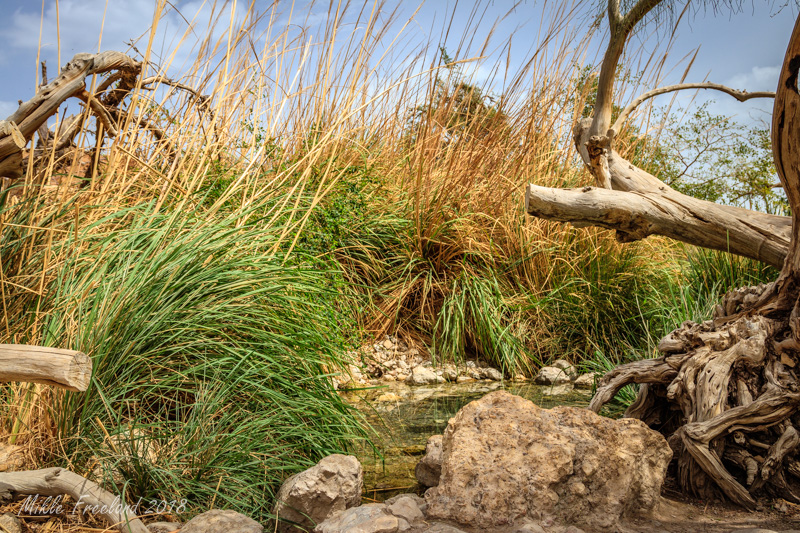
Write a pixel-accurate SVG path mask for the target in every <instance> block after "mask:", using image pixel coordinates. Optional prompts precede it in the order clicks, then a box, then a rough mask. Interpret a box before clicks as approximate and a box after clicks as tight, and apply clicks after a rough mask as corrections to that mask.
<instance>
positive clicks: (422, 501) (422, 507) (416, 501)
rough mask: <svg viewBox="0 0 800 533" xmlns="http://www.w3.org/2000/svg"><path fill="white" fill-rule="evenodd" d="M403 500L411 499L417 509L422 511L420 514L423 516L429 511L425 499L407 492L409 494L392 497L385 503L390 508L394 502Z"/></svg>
mask: <svg viewBox="0 0 800 533" xmlns="http://www.w3.org/2000/svg"><path fill="white" fill-rule="evenodd" d="M401 498H411V500H412V501H413V502H414V504H415V505H416V506H417V508H418V509H419V510H420V512H421V513H422V514H423V515H424V514H425V510H426V509H427V507H428V504H427V503H425V499H424V498H422V497H421V496H420V495H419V494H414V493H413V492H407V493H404V494H398V495H396V496H392V497H391V498H389V499H387V500H386V501H385V502H383V503H384V504H386V505H387V506H390V505H392V504H393V503H394V502H396V501H397V500H399V499H401Z"/></svg>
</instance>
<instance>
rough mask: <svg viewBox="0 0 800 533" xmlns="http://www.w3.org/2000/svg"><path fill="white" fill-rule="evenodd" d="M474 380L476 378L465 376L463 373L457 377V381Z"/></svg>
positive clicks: (469, 381)
mask: <svg viewBox="0 0 800 533" xmlns="http://www.w3.org/2000/svg"><path fill="white" fill-rule="evenodd" d="M473 381H475V379H474V378H471V377H469V376H465V375H463V374H462V375H460V376H458V377H457V378H456V383H471V382H473Z"/></svg>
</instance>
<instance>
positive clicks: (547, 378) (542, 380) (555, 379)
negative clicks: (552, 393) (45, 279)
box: [536, 366, 572, 385]
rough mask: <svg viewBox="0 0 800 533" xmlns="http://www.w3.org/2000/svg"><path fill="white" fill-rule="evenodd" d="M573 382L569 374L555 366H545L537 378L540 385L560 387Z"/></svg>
mask: <svg viewBox="0 0 800 533" xmlns="http://www.w3.org/2000/svg"><path fill="white" fill-rule="evenodd" d="M571 381H572V380H571V379H570V377H569V374H567V373H566V372H565V371H563V370H562V369H560V368H556V367H554V366H543V367H542V368H541V370H539V374H537V376H536V383H538V384H539V385H560V384H562V383H569V382H571Z"/></svg>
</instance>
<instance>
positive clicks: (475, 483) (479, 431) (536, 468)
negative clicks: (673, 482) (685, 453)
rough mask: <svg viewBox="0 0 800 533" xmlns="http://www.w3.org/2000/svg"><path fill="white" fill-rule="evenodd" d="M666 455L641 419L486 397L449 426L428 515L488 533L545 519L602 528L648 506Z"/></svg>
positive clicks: (662, 442)
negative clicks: (500, 527) (522, 521)
mask: <svg viewBox="0 0 800 533" xmlns="http://www.w3.org/2000/svg"><path fill="white" fill-rule="evenodd" d="M671 457H672V451H671V450H670V448H669V446H668V445H667V442H666V440H664V438H663V437H662V436H661V435H660V434H658V433H656V432H654V431H652V430H650V429H649V428H647V427H646V426H645V424H643V423H642V422H640V421H639V420H633V419H622V420H611V419H608V418H604V417H601V416H598V415H596V414H594V413H592V412H591V411H588V410H586V409H577V408H572V407H556V408H554V409H550V410H547V409H541V408H539V407H537V406H536V405H535V404H533V403H532V402H530V401H528V400H525V399H523V398H520V397H518V396H514V395H512V394H509V393H507V392H505V391H498V392H493V393H490V394H487V395H486V396H484V397H483V398H481V399H480V400H476V401H474V402H472V403H470V404H468V405H466V406H465V407H464V408H463V409H461V411H459V412H458V414H456V416H455V417H454V418H453V419H451V420H450V423H449V424H448V426H447V429H446V430H445V433H444V439H443V462H442V473H441V478H440V480H439V485H438V486H437V487H434V488H432V489H430V490H428V491H427V492H426V493H425V500H426V502H427V504H428V510H427V516H428V518H429V519H430V518H440V519H449V520H454V521H456V522H459V523H462V524H467V525H471V526H473V527H479V528H486V529H490V528H494V527H498V526H503V525H508V524H512V523H514V522H515V521H517V520H519V519H523V518H525V517H528V518H532V519H536V520H538V519H542V518H545V517H549V518H554V519H556V520H559V521H564V522H566V523H570V524H575V525H579V526H581V527H585V528H586V529H587V530H591V531H602V530H604V529H607V528H611V527H613V526H614V524H615V523H616V522H617V520H618V519H619V518H620V517H622V516H625V515H628V514H632V513H635V512H645V511H648V510H651V509H652V508H653V507H654V506H655V505H656V503H657V502H658V500H659V498H660V492H661V485H662V483H663V481H664V475H665V474H666V469H667V464H668V463H669V460H670V459H671Z"/></svg>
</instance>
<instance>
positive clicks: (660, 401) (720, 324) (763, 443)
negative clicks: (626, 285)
mask: <svg viewBox="0 0 800 533" xmlns="http://www.w3.org/2000/svg"><path fill="white" fill-rule="evenodd" d="M776 291H777V285H776V284H766V285H760V286H758V287H749V288H746V289H739V290H736V291H732V292H730V293H728V294H727V295H726V296H725V298H724V299H723V301H722V302H721V304H720V305H719V306H718V307H717V311H716V316H715V319H714V320H709V321H706V322H703V323H701V324H696V323H693V322H686V323H684V324H683V325H682V326H681V328H679V329H677V330H675V331H673V332H672V333H670V334H669V335H667V336H666V337H665V338H664V339H662V341H661V342H660V343H659V349H660V351H661V352H662V353H663V355H662V356H661V357H659V358H656V359H651V360H644V361H635V362H632V363H628V364H626V365H622V366H620V367H619V368H617V369H615V370H613V371H612V372H609V373H608V374H607V375H606V376H604V377H603V379H601V380H600V386H599V387H598V389H597V392H596V394H595V396H594V398H593V399H592V401H591V403H590V405H589V408H590V409H592V410H594V411H595V412H598V411H599V410H600V409H601V408H602V406H603V405H604V404H605V403H607V402H608V401H610V400H611V399H612V398H613V397H614V395H615V394H616V393H617V392H618V391H619V390H620V389H621V388H622V387H624V386H625V385H628V384H631V383H639V384H642V386H641V388H640V390H639V394H638V396H637V399H636V401H635V402H634V403H633V404H632V405H631V406H630V407H629V408H628V410H627V411H626V413H625V416H627V417H635V418H638V419H640V420H643V421H645V422H646V423H647V424H648V425H649V426H650V427H652V428H653V429H656V430H658V431H661V432H662V433H663V434H664V436H665V437H666V438H667V439H668V440H669V442H670V445H671V446H672V448H673V450H674V452H675V457H674V460H675V461H676V464H677V474H678V475H677V477H678V481H679V483H680V484H681V486H682V487H683V488H684V489H685V490H686V491H687V492H689V493H692V494H694V495H696V496H698V497H701V498H714V497H716V496H719V495H720V494H721V495H724V496H725V497H726V498H728V499H729V500H731V501H733V502H735V503H737V504H739V505H742V506H744V507H748V508H753V507H754V506H755V498H754V496H755V495H756V494H758V493H759V492H761V491H766V492H768V493H771V494H776V495H779V496H781V497H783V498H785V499H787V500H790V501H795V499H796V497H797V496H798V495H800V464H799V463H798V462H797V460H798V459H799V458H798V457H797V452H798V448H800V433H799V432H798V431H797V429H796V427H797V425H798V423H800V414H799V413H798V407H799V406H800V383H798V378H797V374H796V373H795V371H794V367H795V365H796V362H797V361H798V357H800V353H798V350H797V346H798V343H797V340H798V336H797V333H798V327H797V319H798V312H797V310H796V309H797V308H796V307H795V308H794V309H793V311H792V312H791V314H790V316H789V317H787V316H786V314H785V313H784V314H783V317H782V318H781V317H780V316H778V317H773V318H768V317H766V316H764V314H761V313H758V312H754V308H753V306H754V305H756V304H758V303H760V302H765V301H771V299H770V298H769V296H770V295H773V294H774V293H775V292H776ZM748 309H749V310H748ZM756 309H758V308H756ZM778 339H780V340H778Z"/></svg>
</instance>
